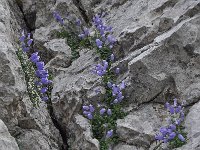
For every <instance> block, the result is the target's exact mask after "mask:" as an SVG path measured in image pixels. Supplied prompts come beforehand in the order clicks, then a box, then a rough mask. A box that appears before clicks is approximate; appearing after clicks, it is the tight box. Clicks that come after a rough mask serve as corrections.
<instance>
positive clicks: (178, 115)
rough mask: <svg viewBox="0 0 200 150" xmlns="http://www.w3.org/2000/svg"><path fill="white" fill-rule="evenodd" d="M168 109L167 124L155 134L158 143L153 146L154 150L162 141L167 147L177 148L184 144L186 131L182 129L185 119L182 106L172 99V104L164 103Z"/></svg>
mask: <svg viewBox="0 0 200 150" xmlns="http://www.w3.org/2000/svg"><path fill="white" fill-rule="evenodd" d="M165 107H166V109H167V110H168V114H169V118H168V123H169V124H168V125H167V126H164V127H161V128H160V132H159V133H158V134H157V135H156V136H155V139H156V140H157V141H160V143H159V144H158V145H157V146H156V147H155V148H154V150H156V149H157V148H159V146H160V145H162V144H163V143H168V144H169V148H171V149H173V148H178V147H181V146H183V145H184V144H186V142H187V133H186V132H185V131H184V126H183V121H184V119H185V114H184V108H183V106H182V105H179V104H178V103H177V99H174V104H173V105H170V104H169V103H168V102H167V103H166V104H165Z"/></svg>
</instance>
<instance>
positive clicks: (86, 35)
mask: <svg viewBox="0 0 200 150" xmlns="http://www.w3.org/2000/svg"><path fill="white" fill-rule="evenodd" d="M89 35H90V31H89V29H88V28H84V29H83V32H82V33H81V34H79V35H78V36H79V37H80V38H81V39H84V38H86V37H88V36H89Z"/></svg>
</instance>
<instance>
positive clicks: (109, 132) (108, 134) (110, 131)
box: [106, 130, 113, 138]
mask: <svg viewBox="0 0 200 150" xmlns="http://www.w3.org/2000/svg"><path fill="white" fill-rule="evenodd" d="M112 135H113V130H109V131H107V133H106V138H110V137H111V136H112Z"/></svg>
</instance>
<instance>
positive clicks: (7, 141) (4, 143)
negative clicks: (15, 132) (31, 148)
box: [0, 120, 19, 150]
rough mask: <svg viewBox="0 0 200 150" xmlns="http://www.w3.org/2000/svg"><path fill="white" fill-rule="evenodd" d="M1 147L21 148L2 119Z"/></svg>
mask: <svg viewBox="0 0 200 150" xmlns="http://www.w3.org/2000/svg"><path fill="white" fill-rule="evenodd" d="M0 149H1V150H19V147H18V145H17V142H16V141H15V138H14V137H12V136H11V135H10V133H9V132H8V129H7V127H6V125H5V124H4V122H3V121H2V120H0Z"/></svg>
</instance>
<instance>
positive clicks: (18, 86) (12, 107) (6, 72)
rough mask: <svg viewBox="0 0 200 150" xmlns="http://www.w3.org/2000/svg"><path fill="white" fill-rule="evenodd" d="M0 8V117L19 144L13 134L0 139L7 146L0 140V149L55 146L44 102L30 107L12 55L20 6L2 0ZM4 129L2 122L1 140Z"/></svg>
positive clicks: (56, 136)
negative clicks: (38, 106) (1, 140)
mask: <svg viewBox="0 0 200 150" xmlns="http://www.w3.org/2000/svg"><path fill="white" fill-rule="evenodd" d="M0 10H1V12H2V13H1V14H0V18H1V19H0V20H1V21H0V25H1V27H0V43H1V51H0V60H1V61H0V75H1V79H0V113H1V116H0V118H1V120H3V121H4V123H5V124H6V125H7V127H8V131H9V132H10V133H11V135H12V136H13V137H15V138H16V141H17V143H18V146H19V148H18V146H17V144H16V142H15V143H14V142H13V141H14V140H13V138H11V137H10V139H8V141H7V142H8V143H6V141H5V142H4V143H5V144H6V145H7V147H6V145H5V146H4V145H2V144H1V146H3V147H1V148H0V149H2V150H4V149H10V150H11V149H13V150H14V149H16V150H17V149H30V150H31V149H34V150H36V149H37V150H38V149H40V147H36V148H35V147H34V146H33V145H38V146H39V145H42V147H43V149H59V146H61V144H62V142H60V141H61V140H60V139H61V137H60V134H59V132H58V130H57V129H56V128H55V126H54V124H53V123H52V120H51V117H50V115H49V113H48V111H47V110H46V106H45V105H46V104H44V103H43V104H42V103H41V107H40V108H38V109H36V108H33V105H32V103H31V102H30V99H29V97H28V95H27V90H26V82H25V77H24V74H23V71H22V68H21V65H20V62H19V60H18V58H17V55H16V51H17V44H16V42H17V41H18V37H19V31H20V30H21V29H20V26H19V25H20V24H23V23H24V22H23V20H22V19H21V20H17V18H16V17H15V16H17V14H18V15H19V16H21V17H22V14H21V13H19V12H20V10H19V8H18V6H17V5H16V3H13V1H7V0H2V1H1V2H0ZM15 11H16V14H15ZM19 16H18V17H19ZM20 21H21V22H20ZM6 130H7V129H6V127H4V126H2V132H3V134H5V139H4V140H7V139H6V138H9V134H8V133H6V132H7V131H6ZM4 132H5V133H4ZM38 137H40V138H41V137H43V138H44V139H43V141H38V139H37V138H38ZM32 139H35V140H32ZM25 140H26V141H25ZM27 143H29V144H27ZM30 143H32V145H30ZM44 144H46V145H44ZM42 147H41V149H42ZM48 147H49V148H48Z"/></svg>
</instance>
